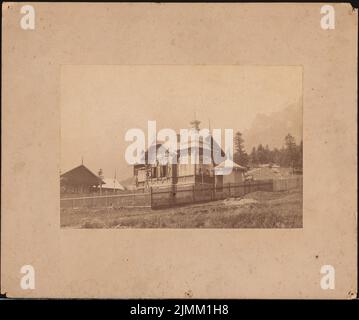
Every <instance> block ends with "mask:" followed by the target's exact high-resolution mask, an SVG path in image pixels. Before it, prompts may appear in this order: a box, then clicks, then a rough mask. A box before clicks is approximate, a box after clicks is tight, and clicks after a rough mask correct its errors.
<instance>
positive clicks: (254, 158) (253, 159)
mask: <svg viewBox="0 0 359 320" xmlns="http://www.w3.org/2000/svg"><path fill="white" fill-rule="evenodd" d="M249 159H250V160H249V161H250V163H251V165H252V166H253V165H255V164H257V163H258V159H257V150H256V147H253V148H252V152H251V154H250V156H249Z"/></svg>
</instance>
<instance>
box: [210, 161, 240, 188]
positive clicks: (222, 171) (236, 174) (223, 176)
mask: <svg viewBox="0 0 359 320" xmlns="http://www.w3.org/2000/svg"><path fill="white" fill-rule="evenodd" d="M246 170H247V168H246V167H243V166H241V165H239V164H238V163H235V162H234V161H232V160H230V159H226V160H225V161H223V162H221V163H220V164H219V165H218V166H216V167H215V175H216V185H217V186H221V185H223V184H228V183H241V182H243V181H244V179H245V175H244V173H245V172H246Z"/></svg>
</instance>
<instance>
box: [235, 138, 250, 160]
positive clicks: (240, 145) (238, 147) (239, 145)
mask: <svg viewBox="0 0 359 320" xmlns="http://www.w3.org/2000/svg"><path fill="white" fill-rule="evenodd" d="M248 160H249V159H248V154H247V153H246V151H245V149H244V140H243V138H242V134H241V133H240V132H239V131H237V132H236V134H235V136H234V162H236V163H238V164H239V165H241V166H247V164H248Z"/></svg>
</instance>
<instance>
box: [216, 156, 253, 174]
mask: <svg viewBox="0 0 359 320" xmlns="http://www.w3.org/2000/svg"><path fill="white" fill-rule="evenodd" d="M216 168H233V169H234V170H242V171H245V170H247V168H246V167H243V166H240V165H239V164H238V163H235V162H234V161H232V160H231V159H226V160H224V161H223V162H221V163H220V164H219V165H218V166H216Z"/></svg>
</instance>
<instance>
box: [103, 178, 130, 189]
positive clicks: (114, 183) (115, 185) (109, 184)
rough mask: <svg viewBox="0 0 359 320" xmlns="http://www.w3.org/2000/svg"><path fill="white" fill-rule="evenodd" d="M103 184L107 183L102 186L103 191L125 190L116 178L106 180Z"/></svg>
mask: <svg viewBox="0 0 359 320" xmlns="http://www.w3.org/2000/svg"><path fill="white" fill-rule="evenodd" d="M103 182H104V183H105V184H104V185H103V186H102V189H116V190H125V187H124V186H123V185H122V184H121V183H119V182H118V180H117V179H114V178H104V179H103Z"/></svg>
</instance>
